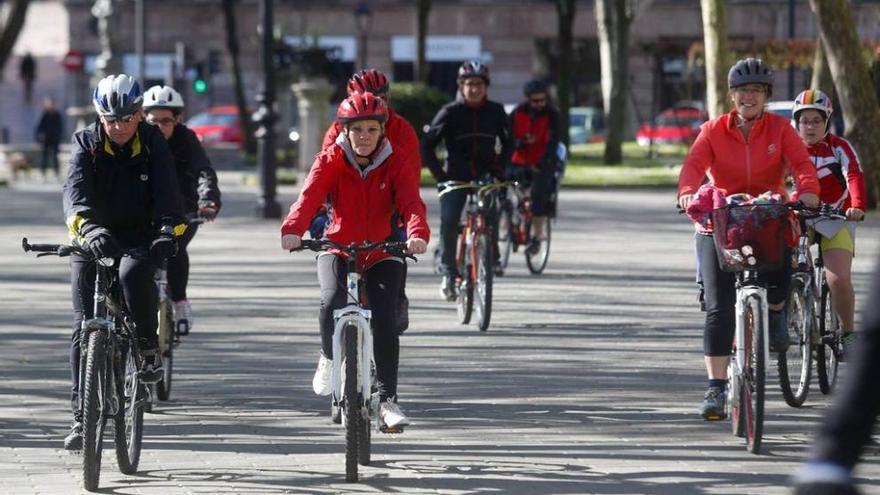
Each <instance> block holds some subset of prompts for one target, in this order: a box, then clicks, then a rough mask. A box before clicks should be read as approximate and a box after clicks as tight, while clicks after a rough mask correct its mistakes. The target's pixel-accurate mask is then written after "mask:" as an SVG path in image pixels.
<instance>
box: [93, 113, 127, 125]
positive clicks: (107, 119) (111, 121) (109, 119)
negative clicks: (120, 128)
mask: <svg viewBox="0 0 880 495" xmlns="http://www.w3.org/2000/svg"><path fill="white" fill-rule="evenodd" d="M101 118H102V119H103V120H104V122H105V123H107V124H115V123H117V122H121V123H123V124H127V123H129V122H131V119H133V118H134V114H133V113H130V114H128V115H123V116H122V117H114V116H112V115H103V116H101Z"/></svg>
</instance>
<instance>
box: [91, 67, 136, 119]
mask: <svg viewBox="0 0 880 495" xmlns="http://www.w3.org/2000/svg"><path fill="white" fill-rule="evenodd" d="M143 99H144V98H143V95H141V85H140V84H139V83H138V82H137V80H136V79H135V78H133V77H131V76H129V75H127V74H118V75H112V76H107V77H105V78H104V79H101V81H100V82H98V87H97V88H95V92H94V94H93V95H92V104H94V106H95V111H96V112H98V115H110V116H114V117H122V116H125V115H131V114H132V113H134V112H136V111H137V110H139V109H140V108H141V103H142V102H143Z"/></svg>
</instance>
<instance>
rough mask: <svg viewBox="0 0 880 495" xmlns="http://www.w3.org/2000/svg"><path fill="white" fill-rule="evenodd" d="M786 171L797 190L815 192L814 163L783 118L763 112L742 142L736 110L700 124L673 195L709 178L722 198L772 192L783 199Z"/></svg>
mask: <svg viewBox="0 0 880 495" xmlns="http://www.w3.org/2000/svg"><path fill="white" fill-rule="evenodd" d="M789 171H790V172H791V175H792V177H793V178H794V182H795V184H796V187H797V190H798V192H799V193H800V194H804V193H814V194H816V195H818V194H819V181H818V180H817V179H816V167H815V166H814V165H813V163H812V162H811V161H810V157H809V155H808V154H807V147H806V145H805V144H804V142H803V141H802V140H801V138H800V136H798V134H797V132H796V131H795V130H794V128H793V127H792V126H791V123H790V122H789V121H788V119H786V118H784V117H781V116H779V115H776V114H773V113H770V112H764V114H763V115H762V116H761V117H759V118H758V120H757V122H755V124H754V125H753V126H752V129H751V131H750V132H749V138H748V141H747V140H746V139H745V138H744V137H743V135H742V132H740V130H739V129H738V128H737V127H736V112H735V111H732V112H730V113H728V114H726V115H722V116H720V117H718V118H715V119H713V120H710V121H708V122H705V123H703V125H702V126H700V134H699V136H697V139H696V141H694V145H693V146H692V147H691V150H690V152H689V153H688V156H687V157H686V158H685V159H684V165H682V167H681V173H680V175H679V177H678V195H679V196H681V195H684V194H693V193H695V192H696V191H697V189H699V187H700V184H701V183H702V182H703V178H704V177H708V178H709V181H710V182H711V183H712V184H714V185H715V186H716V187H718V188H719V189H721V190H722V192H723V193H724V195H725V196H727V195H731V194H735V193H747V194H750V195H752V196H757V195H759V194H761V193H763V192H765V191H773V192H775V193H779V194H782V195H783V196H785V197H787V195H788V192H787V191H786V188H785V176H786V173H788V172H789Z"/></svg>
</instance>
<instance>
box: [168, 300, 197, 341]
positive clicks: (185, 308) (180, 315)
mask: <svg viewBox="0 0 880 495" xmlns="http://www.w3.org/2000/svg"><path fill="white" fill-rule="evenodd" d="M171 310H172V313H173V314H174V328H175V329H176V330H177V333H178V335H187V334H188V333H189V331H190V330H191V329H192V327H193V316H192V306H190V304H189V301H188V300H186V299H184V300H182V301H177V302H173V303H171Z"/></svg>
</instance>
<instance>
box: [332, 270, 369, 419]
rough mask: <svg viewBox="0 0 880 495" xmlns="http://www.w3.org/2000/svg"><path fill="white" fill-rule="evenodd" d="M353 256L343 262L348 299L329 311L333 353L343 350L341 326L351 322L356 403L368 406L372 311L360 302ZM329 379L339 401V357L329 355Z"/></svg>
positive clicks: (359, 281) (359, 279) (358, 280)
mask: <svg viewBox="0 0 880 495" xmlns="http://www.w3.org/2000/svg"><path fill="white" fill-rule="evenodd" d="M355 264H356V260H355V257H354V256H351V257H349V259H348V260H347V262H346V266H347V270H348V277H347V283H346V286H347V289H346V290H347V292H348V297H349V303H348V304H347V305H346V306H345V307H344V308H342V309H337V310H334V311H333V321H334V325H333V356H334V357H337V356H339V357H341V356H343V355H344V352H343V341H342V339H343V330H344V329H345V327H346V326H347V325H349V324H354V325H355V327H356V328H357V339H358V349H359V358H358V361H359V362H358V365H359V366H358V389H359V390H360V391H361V404H358V406H359V407H370V406H371V390H370V388H371V385H372V384H371V382H370V378H369V377H370V363H371V362H372V360H373V332H372V329H371V327H370V318H371V317H372V312H371V311H370V310H369V309H366V308H364V307H363V306H362V305H361V300H360V289H361V281H362V277H361V274H360V273H358V272H357V269H356V266H355ZM331 380H332V383H333V400H334V401H336V402H337V403H339V402H341V400H342V395H343V390H342V359H333V368H332V372H331Z"/></svg>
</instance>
